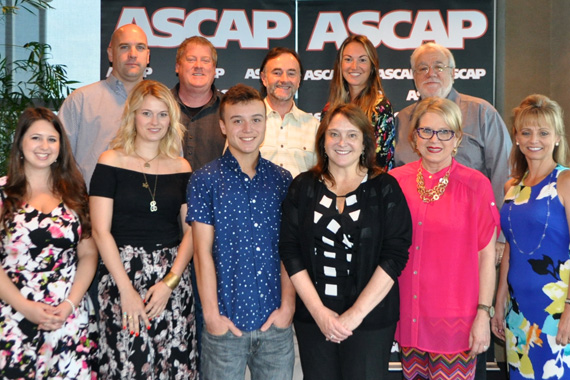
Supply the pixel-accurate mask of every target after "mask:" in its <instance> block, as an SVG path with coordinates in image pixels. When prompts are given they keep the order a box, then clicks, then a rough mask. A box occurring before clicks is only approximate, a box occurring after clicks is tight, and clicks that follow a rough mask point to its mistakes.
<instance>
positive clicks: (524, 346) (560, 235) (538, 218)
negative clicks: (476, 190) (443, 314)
mask: <svg viewBox="0 0 570 380" xmlns="http://www.w3.org/2000/svg"><path fill="white" fill-rule="evenodd" d="M563 170H567V168H565V167H563V166H560V165H558V166H557V167H556V168H555V169H554V170H553V171H552V173H551V174H549V175H548V176H546V178H544V179H543V180H542V181H541V182H540V183H538V184H537V185H535V186H532V187H531V186H525V185H524V178H523V180H522V181H521V183H520V184H518V185H516V186H513V187H511V188H510V189H509V191H508V192H507V194H506V196H505V203H504V205H503V208H502V209H501V227H502V230H503V232H504V234H505V237H506V239H507V241H508V242H509V245H510V260H509V274H508V278H507V282H508V288H509V294H510V297H509V300H508V304H507V309H506V330H505V338H506V346H507V362H508V364H509V372H510V378H511V380H513V379H549V378H552V379H561V378H568V377H570V345H566V346H563V345H558V344H556V340H555V339H556V334H557V332H558V323H559V321H560V316H561V314H562V312H563V311H564V305H565V304H564V300H565V299H566V297H567V294H568V277H569V274H570V254H569V244H570V234H569V232H568V221H567V218H566V213H565V209H564V207H563V206H562V203H561V202H560V199H559V197H558V193H557V190H556V179H557V178H558V175H559V174H560V172H562V171H563Z"/></svg>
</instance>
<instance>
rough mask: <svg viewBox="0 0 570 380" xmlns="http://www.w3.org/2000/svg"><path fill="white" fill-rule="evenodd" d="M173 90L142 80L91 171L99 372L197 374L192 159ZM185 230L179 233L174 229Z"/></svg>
mask: <svg viewBox="0 0 570 380" xmlns="http://www.w3.org/2000/svg"><path fill="white" fill-rule="evenodd" d="M179 116H180V110H179V109H178V105H177V103H176V101H175V100H174V98H173V96H172V94H171V93H170V90H169V89H168V88H167V87H166V86H164V85H163V84H161V83H158V82H155V81H151V80H145V81H142V82H141V83H139V84H138V85H136V86H135V88H134V89H133V90H132V92H131V94H130V95H129V97H128V98H127V102H126V104H125V110H124V113H123V118H122V123H121V127H120V129H119V131H118V133H117V137H116V138H115V140H113V141H112V142H111V149H110V150H108V151H106V152H104V153H103V154H102V155H101V157H100V158H99V162H98V164H97V167H96V169H95V172H94V173H93V177H92V179H91V186H90V189H91V194H90V208H91V215H92V220H93V236H94V237H95V240H96V242H97V246H98V248H99V252H100V254H101V258H102V259H103V263H104V264H105V265H104V267H102V268H101V275H100V280H99V304H100V307H101V309H100V312H99V315H100V322H99V327H100V330H101V340H100V346H101V347H100V348H101V349H100V352H101V359H100V370H99V375H100V376H101V378H104V379H125V378H129V379H163V378H168V379H175V378H184V379H194V378H195V377H196V357H195V345H196V340H195V328H196V326H195V322H194V315H193V312H194V311H193V307H194V301H193V296H192V286H191V283H190V273H189V271H188V263H189V262H190V259H191V258H192V253H193V248H192V233H191V229H190V226H188V225H187V224H186V223H184V218H185V216H186V186H187V183H188V179H189V177H190V170H191V168H190V164H189V163H188V162H187V161H186V160H185V159H184V158H181V157H180V156H179V154H180V152H181V140H182V135H183V127H182V125H181V124H180V123H179V122H178V120H179ZM181 230H182V232H183V234H182V238H180V231H181Z"/></svg>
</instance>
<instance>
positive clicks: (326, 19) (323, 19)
mask: <svg viewBox="0 0 570 380" xmlns="http://www.w3.org/2000/svg"><path fill="white" fill-rule="evenodd" d="M399 24H410V34H409V35H408V36H400V35H398V34H396V28H397V27H398V25H399ZM487 28H488V21H487V17H486V16H485V14H484V13H482V12H480V11H476V10H449V11H447V25H446V23H445V21H444V17H443V15H442V14H441V11H437V10H429V11H427V10H419V11H417V14H416V17H415V19H414V18H413V12H412V11H408V10H398V11H393V12H388V13H386V14H385V15H384V16H383V17H381V12H379V11H361V12H355V13H353V14H351V15H350V16H348V18H347V20H346V22H345V20H344V17H343V15H342V13H341V12H320V13H319V15H318V17H317V21H316V23H315V26H314V28H313V33H312V35H311V38H310V40H309V44H308V46H307V50H309V51H310V50H323V48H324V45H325V44H326V43H331V42H334V43H335V44H336V47H337V49H338V48H339V47H340V45H341V44H342V41H344V40H345V39H346V37H348V35H349V33H352V34H364V35H365V36H366V37H368V39H369V40H370V42H372V44H373V45H374V46H376V47H378V46H380V44H383V45H384V46H386V47H388V48H390V49H394V50H405V49H415V48H416V47H418V46H420V45H421V44H422V43H423V42H424V41H435V42H437V43H439V44H441V45H443V46H446V47H448V48H450V49H462V48H463V47H464V44H465V40H466V39H470V38H479V37H481V36H482V35H484V34H485V32H486V31H487Z"/></svg>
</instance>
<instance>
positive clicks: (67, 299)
mask: <svg viewBox="0 0 570 380" xmlns="http://www.w3.org/2000/svg"><path fill="white" fill-rule="evenodd" d="M63 301H64V302H67V303H69V304H70V305H71V314H75V305H74V304H73V302H71V300H70V299H69V298H66V299H64V300H63Z"/></svg>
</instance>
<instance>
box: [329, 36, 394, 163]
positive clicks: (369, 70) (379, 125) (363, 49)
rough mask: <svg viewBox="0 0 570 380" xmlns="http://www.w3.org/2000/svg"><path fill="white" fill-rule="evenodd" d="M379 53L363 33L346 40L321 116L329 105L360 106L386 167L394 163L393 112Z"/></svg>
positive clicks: (341, 48)
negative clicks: (386, 92) (383, 84)
mask: <svg viewBox="0 0 570 380" xmlns="http://www.w3.org/2000/svg"><path fill="white" fill-rule="evenodd" d="M379 65H380V64H379V60H378V53H377V52H376V48H375V47H374V45H372V42H370V40H369V39H368V38H366V37H365V36H362V35H352V36H349V37H348V38H347V39H345V40H344V42H343V43H342V45H341V46H340V49H339V50H338V53H337V55H336V59H335V61H334V73H333V78H332V80H331V88H330V94H329V99H328V103H327V105H326V106H325V108H324V110H323V112H322V115H321V120H322V119H323V117H324V114H325V113H326V112H327V110H329V109H333V108H335V107H337V106H339V105H340V104H344V103H353V104H356V105H357V106H359V107H360V108H361V109H362V110H363V111H364V113H365V114H366V116H367V117H368V119H369V120H370V123H371V124H372V128H374V137H375V139H376V162H377V163H378V166H380V167H381V168H382V169H384V170H385V171H388V170H390V169H392V168H393V167H394V137H395V134H396V132H395V129H394V113H393V110H392V104H391V103H390V101H389V100H388V98H387V97H386V95H385V94H384V89H383V88H382V80H381V78H380V75H379V74H378V69H379V68H380V67H379Z"/></svg>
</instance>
